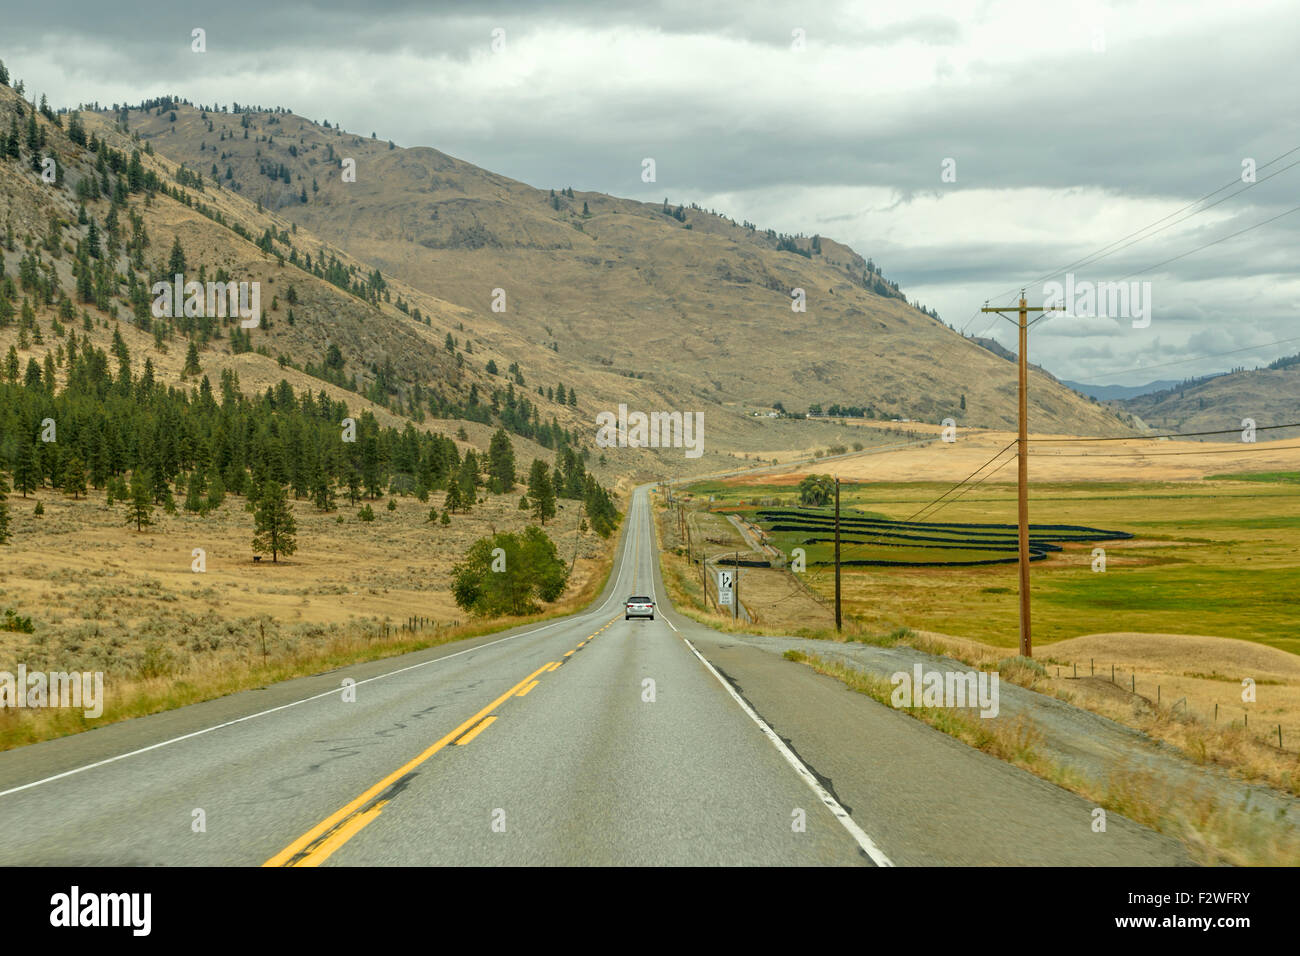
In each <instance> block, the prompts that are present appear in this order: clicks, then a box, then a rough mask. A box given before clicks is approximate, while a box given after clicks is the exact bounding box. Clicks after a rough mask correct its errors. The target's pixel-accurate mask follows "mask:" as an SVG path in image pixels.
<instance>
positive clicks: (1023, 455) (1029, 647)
mask: <svg viewBox="0 0 1300 956" xmlns="http://www.w3.org/2000/svg"><path fill="white" fill-rule="evenodd" d="M1057 308H1058V307H1057V306H1042V307H1041V308H1038V307H1036V308H1032V309H1031V308H1030V307H1029V303H1028V302H1026V301H1025V293H1024V290H1023V289H1022V290H1021V292H1020V304H1019V305H1014V306H1010V305H1009V306H994V307H992V308H990V307H989V306H987V305H986V306H984V308H982V309H980V311H981V312H996V313H998V314H999V315H1001V314H1002V313H1004V312H1018V313H1019V314H1020V323H1019V328H1020V349H1019V354H1018V355H1017V358H1018V360H1019V365H1020V438H1019V441H1018V442H1017V444H1016V457H1017V459H1018V460H1017V465H1018V471H1019V475H1018V477H1017V481H1016V485H1017V499H1018V511H1019V524H1020V654H1021V656H1023V657H1033V656H1034V645H1033V639H1032V637H1031V635H1030V628H1029V401H1028V392H1029V323H1028V321H1027V320H1028V317H1029V313H1030V312H1052V311H1055V310H1056V309H1057Z"/></svg>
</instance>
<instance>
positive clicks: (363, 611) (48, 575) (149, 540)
mask: <svg viewBox="0 0 1300 956" xmlns="http://www.w3.org/2000/svg"><path fill="white" fill-rule="evenodd" d="M443 497H444V493H443V492H435V493H433V494H432V495H431V496H430V500H429V501H428V502H426V503H421V502H420V501H418V500H417V499H415V498H414V497H401V496H399V497H397V498H396V499H394V501H395V508H394V510H391V511H390V510H388V507H387V501H388V499H385V498H381V499H379V500H378V501H375V502H371V505H372V508H373V511H374V514H375V519H374V521H371V522H363V521H361V520H359V519H358V517H357V511H358V509H357V508H356V507H352V506H349V505H346V504H343V505H341V507H340V508H339V509H338V511H335V512H330V513H321V512H319V511H317V510H316V509H315V508H314V507H313V506H312V505H311V504H310V503H308V502H306V501H291V507H292V509H293V512H294V516H295V519H296V521H297V524H298V534H297V537H298V550H297V552H296V553H295V554H293V555H291V556H289V557H287V558H286V557H284V556H283V555H281V556H280V560H279V561H278V562H277V563H274V564H273V563H272V562H271V557H270V555H266V556H264V557H263V559H262V560H261V561H260V562H258V563H254V562H253V560H252V548H251V542H252V533H253V516H252V515H251V514H249V513H247V512H246V511H245V510H244V499H243V498H240V497H237V496H233V495H232V496H227V498H226V500H225V502H224V503H223V505H222V507H221V508H219V509H218V510H217V511H215V512H212V513H210V514H208V515H206V516H204V517H200V516H198V515H193V514H187V513H186V512H184V511H178V512H177V513H176V514H174V515H168V514H166V513H164V512H163V510H162V509H158V510H156V511H155V513H154V520H155V522H156V524H155V525H154V526H153V527H152V528H148V529H146V530H145V531H144V532H137V531H135V530H134V529H133V528H129V527H127V524H126V521H125V518H124V508H123V506H122V505H121V504H120V503H119V504H118V505H115V506H114V507H111V508H109V507H106V505H105V497H104V495H103V493H99V492H95V493H92V495H91V497H90V498H82V499H80V500H77V501H74V500H72V499H70V498H67V497H65V496H63V495H60V494H58V493H56V492H53V491H51V490H49V489H42V490H40V491H38V492H37V493H36V495H35V496H33V497H28V498H25V499H24V498H23V497H21V496H15V495H10V498H9V501H8V504H9V507H10V513H11V518H12V528H13V532H14V537H13V540H12V541H10V542H9V544H8V545H6V546H5V549H4V552H3V556H2V557H3V561H0V671H8V672H10V673H14V672H16V669H17V665H18V664H19V663H22V664H25V665H26V667H27V669H28V672H29V673H31V672H35V671H38V670H56V671H68V672H75V671H92V672H93V671H102V672H103V673H104V686H105V698H106V701H105V711H104V715H103V717H101V718H99V719H95V720H89V721H86V720H84V719H83V717H82V712H81V711H68V710H66V709H64V710H59V709H55V708H48V709H45V710H27V709H24V710H12V709H8V708H5V709H3V710H0V749H5V748H8V747H13V746H18V745H20V744H25V743H30V742H33V741H35V740H39V739H45V738H46V737H50V736H57V735H59V734H61V733H70V732H75V731H79V730H84V729H88V728H89V727H93V726H98V725H101V724H103V723H108V722H111V721H113V720H120V719H122V718H124V717H132V716H138V715H139V714H142V713H152V712H154V711H158V710H165V709H169V708H171V707H176V706H181V705H183V704H187V703H192V702H194V701H197V700H204V699H207V698H210V697H215V696H220V695H221V694H226V693H231V692H233V691H236V690H241V689H244V688H246V687H249V686H261V685H263V684H265V683H268V682H270V681H274V680H282V679H285V678H287V677H292V676H297V675H299V674H304V673H314V672H316V671H319V670H323V669H327V668H329V667H336V666H342V665H343V664H346V663H349V662H351V661H356V660H366V659H370V658H374V657H380V656H386V655H387V654H395V653H401V652H403V651H407V650H413V649H416V648H417V647H422V646H428V645H430V644H436V643H442V642H444V641H447V640H455V639H457V638H460V637H465V636H469V635H470V634H473V633H481V632H483V631H484V630H491V629H499V628H502V627H509V626H512V625H514V624H517V623H520V620H519V619H507V620H502V621H491V622H482V621H471V620H468V615H467V614H466V613H465V612H464V611H462V610H461V609H460V608H458V607H457V606H456V604H455V602H454V601H453V600H452V596H451V593H450V577H451V567H452V565H453V564H454V563H455V562H456V561H458V560H460V559H461V557H462V556H463V555H464V553H465V551H466V550H467V549H468V548H469V545H470V544H471V543H472V542H473V541H474V540H475V539H476V538H479V537H482V536H484V535H487V534H489V533H490V532H491V531H492V530H493V529H495V530H497V531H504V530H515V529H518V528H521V527H523V525H525V524H526V523H528V522H529V520H530V519H529V518H528V516H527V514H526V513H525V512H522V511H520V510H519V507H518V492H517V491H516V492H515V493H514V494H505V495H487V496H485V497H484V499H483V500H482V501H481V502H480V503H478V504H476V505H475V506H474V509H473V510H472V511H471V512H470V513H468V514H457V515H455V516H453V517H452V519H451V524H450V525H446V526H443V525H441V524H440V523H437V522H429V521H428V520H427V517H428V513H429V509H430V507H433V506H437V507H439V508H441V504H442V500H443ZM38 502H39V503H40V504H41V505H42V507H43V509H44V514H43V515H39V516H38V515H37V514H36V513H35V509H36V504H37V503H38ZM559 507H560V509H561V510H560V511H559V513H558V515H557V517H556V519H554V520H552V521H550V522H548V523H547V525H546V529H545V530H546V532H547V534H548V535H549V536H550V537H551V538H552V539H553V540H554V541H555V543H556V547H557V550H558V552H559V554H560V555H561V556H562V557H563V558H564V559H565V561H566V562H567V561H570V560H572V561H573V562H574V567H573V574H572V576H571V578H570V584H569V588H568V589H567V590H566V592H565V594H564V595H563V596H561V598H560V599H559V600H558V601H557V602H556V603H555V604H554V605H551V606H548V607H546V608H545V609H544V610H543V612H542V613H543V614H554V613H557V612H559V611H571V610H576V609H577V607H578V606H580V604H582V603H584V602H585V601H586V600H588V599H589V598H590V597H591V596H592V595H593V594H594V593H595V591H594V589H595V588H596V587H597V586H598V585H599V584H600V582H601V581H603V578H604V576H605V574H607V572H608V568H609V566H610V563H611V556H612V552H613V548H612V544H613V541H614V539H613V538H611V539H601V538H599V537H598V536H596V535H595V534H593V533H591V532H586V533H582V534H579V532H578V524H579V521H580V520H581V518H582V508H581V505H580V504H579V503H578V502H575V501H568V500H563V501H561V502H559ZM196 548H201V549H203V551H204V552H205V554H206V570H204V571H202V572H196V571H195V570H194V561H195V558H194V556H193V552H194V549H196ZM6 609H11V610H13V612H14V614H15V615H17V616H18V617H21V618H30V619H31V626H32V630H31V631H30V632H27V631H26V630H25V629H24V630H10V629H6V627H5V625H6V621H7V618H6V616H5V613H4V612H5V610H6ZM410 618H421V619H424V620H425V621H427V624H425V625H423V626H420V627H417V628H415V629H414V630H409V629H405V628H404V627H403V625H404V624H405V622H406V621H407V620H408V619H410Z"/></svg>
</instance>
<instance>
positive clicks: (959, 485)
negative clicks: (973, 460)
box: [903, 440, 1016, 521]
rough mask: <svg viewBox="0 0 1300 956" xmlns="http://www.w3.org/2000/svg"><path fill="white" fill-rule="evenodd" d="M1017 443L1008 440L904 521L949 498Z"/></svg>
mask: <svg viewBox="0 0 1300 956" xmlns="http://www.w3.org/2000/svg"><path fill="white" fill-rule="evenodd" d="M1015 443H1016V442H1015V440H1013V441H1009V442H1007V443H1006V445H1004V446H1003V447H1002V448H1001V449H1000V450H999V451H998V452H997V454H995V455H994V456H993V457H992V458H990V459H989V460H988V461H986V462H984V464H982V465H980V466H979V467H978V468H976V469H975V470H974V471H972V472H971V473H970V474H969V475H967V476H966V477H965V478H963V479H962V480H961V481H959V482H957V484H955V485H953V486H952V487H951V488H949V489H948V490H947V491H945V492H944V493H943V494H941V495H940V496H939V497H938V498H935V499H934V500H933V501H931V502H930V503H929V504H927V505H925V506H924V507H922V508H921V509H920V511H916V512H914V513H913V514H911V515H909V516H908V517H907V518H905V519H903V520H904V521H911V520H913V519H914V518H915V517H916V516H917V515H919V514H921V513H922V512H924V511H926V510H928V509H929V508H930V507H931V506H932V505H935V504H937V503H938V502H940V501H942V500H943V499H944V498H947V497H948V496H949V495H950V494H952V493H953V492H954V491H956V490H957V489H958V488H960V487H961V486H962V485H964V484H966V482H968V481H970V480H971V479H972V478H974V477H975V476H976V475H978V474H979V473H980V472H981V471H983V470H984V469H985V468H987V467H988V466H989V465H991V464H992V463H993V462H994V461H996V460H997V459H998V458H1000V457H1002V454H1003V452H1005V451H1006V450H1007V449H1008V448H1010V447H1011V446H1012V445H1014V444H1015Z"/></svg>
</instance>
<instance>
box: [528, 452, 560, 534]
mask: <svg viewBox="0 0 1300 956" xmlns="http://www.w3.org/2000/svg"><path fill="white" fill-rule="evenodd" d="M528 500H529V501H530V502H531V503H532V506H533V517H535V518H536V519H537V520H538V521H540V522H541V523H542V525H543V526H545V525H546V519H547V518H554V517H555V487H554V486H553V485H552V484H551V472H550V469H548V468H547V467H546V462H544V461H542V460H541V459H540V458H534V459H533V465H532V467H531V468H530V469H529V471H528Z"/></svg>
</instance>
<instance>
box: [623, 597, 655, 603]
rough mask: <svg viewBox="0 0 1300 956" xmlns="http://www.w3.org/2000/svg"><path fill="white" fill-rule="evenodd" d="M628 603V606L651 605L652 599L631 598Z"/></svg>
mask: <svg viewBox="0 0 1300 956" xmlns="http://www.w3.org/2000/svg"><path fill="white" fill-rule="evenodd" d="M627 603H628V604H649V603H650V599H649V598H648V597H630V598H628V599H627Z"/></svg>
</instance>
